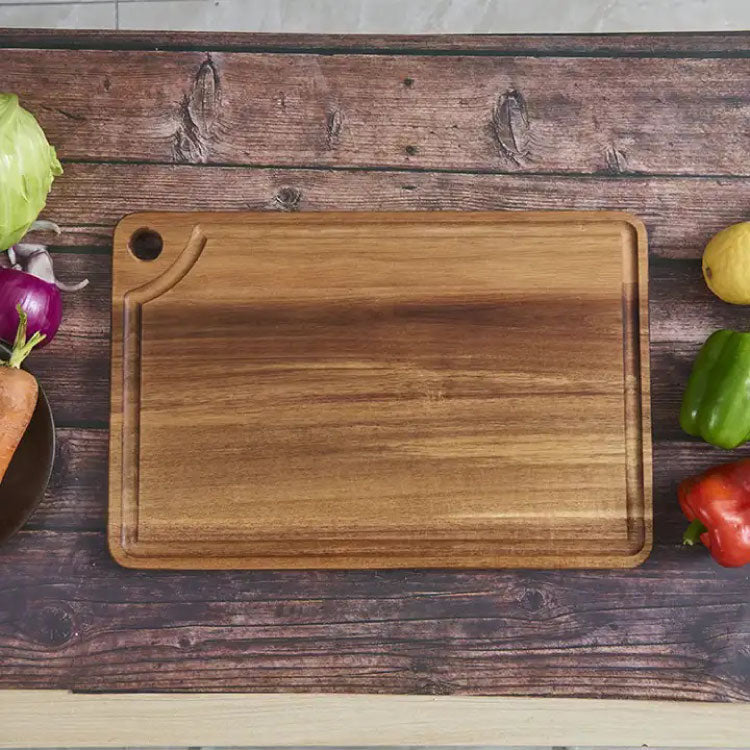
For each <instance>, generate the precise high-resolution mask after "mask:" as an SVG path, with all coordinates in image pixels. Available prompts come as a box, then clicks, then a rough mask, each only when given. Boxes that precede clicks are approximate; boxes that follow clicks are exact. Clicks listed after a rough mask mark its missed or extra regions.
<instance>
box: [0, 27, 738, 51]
mask: <svg viewBox="0 0 750 750" xmlns="http://www.w3.org/2000/svg"><path fill="white" fill-rule="evenodd" d="M0 47H7V48H14V47H21V48H28V47H31V48H34V47H40V48H47V49H79V50H81V49H106V50H112V49H139V50H195V49H198V50H223V51H227V52H228V51H235V52H247V51H256V52H260V51H262V52H275V53H279V54H286V53H289V52H290V51H297V52H300V51H302V52H323V53H327V54H333V53H339V54H347V53H350V52H353V53H365V52H366V53H372V52H390V53H399V54H419V55H421V54H427V55H430V54H435V52H436V51H437V52H440V51H447V52H451V53H455V52H460V53H462V54H477V55H481V54H496V55H503V54H525V55H540V56H541V55H570V56H579V55H587V56H594V57H595V56H602V57H607V56H611V57H619V56H623V57H639V56H661V55H663V56H678V57H679V56H684V57H704V56H705V57H711V56H735V57H743V56H745V57H746V56H748V53H750V33H748V32H746V31H721V32H700V33H679V34H675V33H658V34H451V35H446V34H424V35H423V34H419V35H411V36H409V35H399V34H388V35H386V36H382V35H376V34H356V35H355V34H273V33H258V34H246V33H233V32H214V33H210V32H203V31H201V32H191V31H117V32H112V31H99V30H78V29H76V30H72V29H65V30H52V29H2V30H0Z"/></svg>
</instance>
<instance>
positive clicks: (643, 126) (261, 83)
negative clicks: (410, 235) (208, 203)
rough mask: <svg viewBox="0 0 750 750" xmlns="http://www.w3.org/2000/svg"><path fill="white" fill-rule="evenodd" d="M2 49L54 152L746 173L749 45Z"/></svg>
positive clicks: (128, 157) (170, 159)
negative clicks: (473, 49)
mask: <svg viewBox="0 0 750 750" xmlns="http://www.w3.org/2000/svg"><path fill="white" fill-rule="evenodd" d="M87 57H93V58H95V59H96V65H95V66H88V65H87V66H85V67H84V69H83V70H82V69H81V66H80V65H78V64H76V63H77V61H78V60H79V59H82V60H86V58H87ZM4 58H5V64H6V71H5V72H4V76H3V77H4V82H3V83H4V86H5V87H6V88H9V89H11V90H15V89H19V88H21V86H22V84H23V91H24V96H23V102H22V103H23V104H24V106H26V107H28V108H30V109H31V110H32V111H33V112H34V113H35V114H36V115H37V116H38V118H39V120H40V122H41V124H42V126H43V127H44V128H45V131H46V132H47V133H48V135H49V137H50V139H51V142H53V143H54V145H55V146H56V148H57V149H58V150H59V153H60V156H61V158H62V159H63V160H72V161H76V160H85V161H87V162H90V161H104V160H109V159H112V160H116V161H133V160H137V161H145V162H159V163H169V164H203V163H209V164H229V165H243V164H246V165H248V164H249V165H258V166H262V165H267V164H274V165H286V166H303V165H304V166H308V165H309V166H330V167H335V168H338V169H340V168H343V167H360V168H362V167H398V168H402V169H423V170H424V169H439V170H441V171H451V170H453V171H479V172H501V173H517V172H531V173H539V172H564V173H587V174H591V173H605V174H620V173H641V172H656V173H668V174H683V173H687V174H709V175H710V174H745V175H747V174H750V172H749V171H748V169H750V167H748V166H747V162H746V159H745V158H744V157H745V156H746V154H747V153H748V151H750V133H748V129H747V122H746V115H745V109H746V106H747V104H748V94H747V90H746V86H745V81H746V80H747V78H748V77H749V76H750V60H747V59H732V60H728V59H688V58H683V59H678V58H669V59H667V58H644V59H627V60H622V59H602V58H596V59H594V58H563V57H544V58H535V57H503V58H492V59H490V58H485V57H474V58H472V57H461V56H455V57H450V56H447V57H446V56H438V57H419V58H410V57H399V56H392V57H389V56H371V55H355V56H350V57H346V56H340V55H332V56H330V55H329V56H320V55H268V54H266V55H264V54H233V55H225V54H223V53H212V54H208V55H207V54H206V53H203V52H184V53H162V54H159V55H146V56H144V55H143V54H142V53H141V52H131V51H122V52H111V53H110V54H108V55H106V56H102V55H101V54H100V53H86V52H81V51H54V52H52V51H33V50H31V51H30V50H6V51H5V52H4ZM53 60H54V64H52V61H53ZM550 80H555V81H556V86H555V88H556V90H555V93H554V96H550V95H549V86H548V82H549V81H550ZM581 81H596V85H595V86H581V85H580V82H581ZM708 91H710V96H709V94H708V93H707V92H708ZM132 92H137V95H132ZM374 102H377V106H374V105H373V103H374ZM707 108H708V109H710V112H711V124H710V127H706V125H705V123H704V120H703V114H704V112H705V111H706V109H707ZM123 127H125V128H126V129H127V138H124V137H123Z"/></svg>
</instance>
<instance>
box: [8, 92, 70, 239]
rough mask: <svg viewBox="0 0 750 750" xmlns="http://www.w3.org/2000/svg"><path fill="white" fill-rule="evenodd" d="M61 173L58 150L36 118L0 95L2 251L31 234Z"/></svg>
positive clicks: (12, 96) (15, 99) (10, 97)
mask: <svg viewBox="0 0 750 750" xmlns="http://www.w3.org/2000/svg"><path fill="white" fill-rule="evenodd" d="M61 174H62V167H61V166H60V162H59V161H58V160H57V155H56V154H55V149H54V147H53V146H50V145H49V142H48V141H47V138H46V136H45V135H44V131H43V130H42V129H41V127H40V126H39V123H38V122H37V121H36V120H35V119H34V115H32V114H31V113H30V112H27V111H26V110H25V109H23V107H21V106H20V105H19V104H18V97H17V96H16V95H15V94H0V251H2V250H7V249H8V248H9V247H10V246H11V245H13V244H15V243H16V242H18V241H19V240H20V239H21V238H22V237H23V236H24V235H25V234H26V232H28V230H29V227H30V226H31V224H32V223H33V222H34V221H35V219H36V217H37V216H39V212H40V211H41V210H42V209H43V208H44V204H45V203H46V201H47V193H49V191H50V188H51V187H52V180H53V179H54V178H55V177H56V176H57V175H61Z"/></svg>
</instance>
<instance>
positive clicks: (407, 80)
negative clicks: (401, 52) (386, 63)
mask: <svg viewBox="0 0 750 750" xmlns="http://www.w3.org/2000/svg"><path fill="white" fill-rule="evenodd" d="M413 85H414V79H413V78H409V77H408V76H407V77H406V78H404V86H406V88H407V89H410V88H411V87H412V86H413Z"/></svg>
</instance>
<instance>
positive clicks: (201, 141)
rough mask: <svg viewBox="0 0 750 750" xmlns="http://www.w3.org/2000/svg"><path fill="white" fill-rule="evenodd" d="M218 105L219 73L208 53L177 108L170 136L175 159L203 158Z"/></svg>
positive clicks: (204, 160)
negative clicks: (176, 118)
mask: <svg viewBox="0 0 750 750" xmlns="http://www.w3.org/2000/svg"><path fill="white" fill-rule="evenodd" d="M220 106H221V85H220V81H219V73H218V70H217V69H216V66H215V65H214V62H213V60H212V58H211V56H210V55H208V57H206V59H205V60H204V61H203V62H202V63H201V65H200V67H199V68H198V72H197V73H196V74H195V77H194V79H193V83H192V85H191V87H190V90H189V91H188V92H187V93H186V94H185V96H184V97H183V99H182V103H181V104H180V109H179V124H178V126H177V130H176V132H175V134H174V138H173V148H172V150H173V153H174V158H175V160H176V161H181V162H189V163H191V162H206V161H207V160H208V152H209V140H210V135H211V131H212V130H213V127H214V123H215V122H216V120H217V118H218V116H219V112H220Z"/></svg>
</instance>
